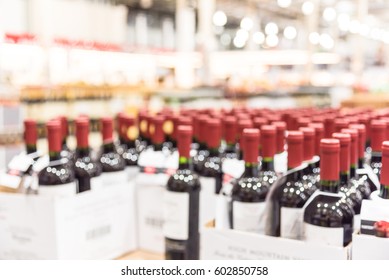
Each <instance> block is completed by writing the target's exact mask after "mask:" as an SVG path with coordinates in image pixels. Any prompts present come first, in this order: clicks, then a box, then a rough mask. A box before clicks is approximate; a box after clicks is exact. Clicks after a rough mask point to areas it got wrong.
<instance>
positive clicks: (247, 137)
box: [242, 128, 260, 163]
mask: <svg viewBox="0 0 389 280" xmlns="http://www.w3.org/2000/svg"><path fill="white" fill-rule="evenodd" d="M259 135H260V134H259V130H258V129H256V128H245V129H244V130H243V135H242V144H243V147H244V149H243V152H244V153H243V157H244V161H245V162H246V163H258V154H259V153H258V147H259Z"/></svg>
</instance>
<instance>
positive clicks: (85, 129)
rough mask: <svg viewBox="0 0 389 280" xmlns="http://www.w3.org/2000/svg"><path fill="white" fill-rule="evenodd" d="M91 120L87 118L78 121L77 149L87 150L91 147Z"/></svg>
mask: <svg viewBox="0 0 389 280" xmlns="http://www.w3.org/2000/svg"><path fill="white" fill-rule="evenodd" d="M88 137H89V120H88V119H86V118H77V119H76V139H77V147H79V148H87V147H88V146H89V141H88Z"/></svg>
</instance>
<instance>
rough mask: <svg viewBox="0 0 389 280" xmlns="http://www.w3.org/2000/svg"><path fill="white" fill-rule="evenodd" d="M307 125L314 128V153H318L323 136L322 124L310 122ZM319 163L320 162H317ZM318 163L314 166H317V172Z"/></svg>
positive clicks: (317, 154)
mask: <svg viewBox="0 0 389 280" xmlns="http://www.w3.org/2000/svg"><path fill="white" fill-rule="evenodd" d="M309 127H312V128H313V129H315V155H316V156H319V155H320V141H321V139H323V138H324V125H323V123H319V122H315V123H310V124H309ZM319 163H320V162H319ZM319 163H318V164H317V165H316V168H318V172H320V167H319Z"/></svg>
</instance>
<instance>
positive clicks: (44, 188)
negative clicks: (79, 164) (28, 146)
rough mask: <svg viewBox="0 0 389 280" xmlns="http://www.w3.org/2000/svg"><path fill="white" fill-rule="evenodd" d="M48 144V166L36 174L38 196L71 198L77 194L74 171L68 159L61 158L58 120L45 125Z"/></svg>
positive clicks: (59, 124) (60, 137) (60, 134)
mask: <svg viewBox="0 0 389 280" xmlns="http://www.w3.org/2000/svg"><path fill="white" fill-rule="evenodd" d="M46 128H47V139H48V143H49V158H50V162H49V165H48V166H47V167H46V168H44V169H42V170H41V171H40V172H39V174H38V182H39V189H38V192H39V194H44V195H51V196H72V195H75V194H76V193H77V186H76V182H75V176H74V171H73V169H72V168H70V167H69V164H68V159H67V158H62V157H61V149H62V147H61V144H62V132H61V123H60V122H59V121H58V120H53V121H49V122H48V123H47V124H46Z"/></svg>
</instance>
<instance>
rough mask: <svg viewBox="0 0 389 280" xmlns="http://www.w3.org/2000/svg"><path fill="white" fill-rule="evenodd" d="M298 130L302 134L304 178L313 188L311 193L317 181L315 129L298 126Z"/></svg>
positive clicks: (318, 170) (314, 189)
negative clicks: (304, 165)
mask: <svg viewBox="0 0 389 280" xmlns="http://www.w3.org/2000/svg"><path fill="white" fill-rule="evenodd" d="M300 131H301V132H302V133H303V135H304V140H303V146H304V152H303V160H304V162H305V163H306V167H305V168H304V171H303V172H304V179H305V180H307V181H309V182H311V183H312V185H313V188H310V191H312V192H311V193H310V194H312V193H313V192H314V191H316V187H317V186H316V185H317V184H318V182H319V175H320V174H319V172H320V169H319V167H318V159H317V158H315V129H314V128H312V127H300Z"/></svg>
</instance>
